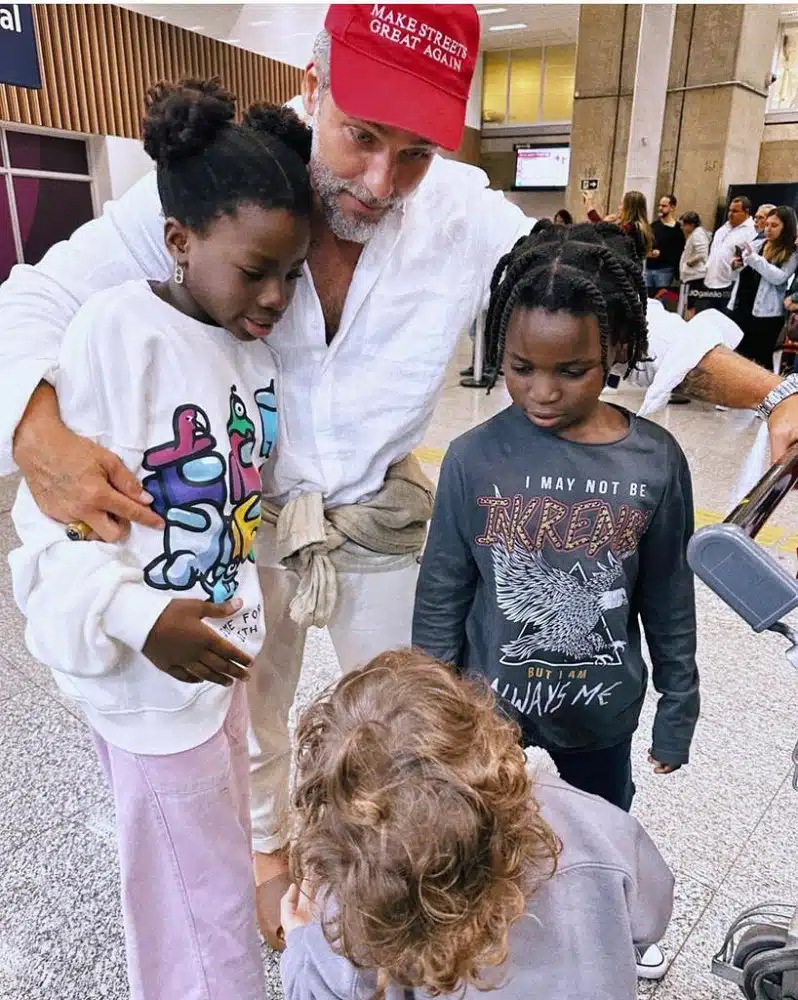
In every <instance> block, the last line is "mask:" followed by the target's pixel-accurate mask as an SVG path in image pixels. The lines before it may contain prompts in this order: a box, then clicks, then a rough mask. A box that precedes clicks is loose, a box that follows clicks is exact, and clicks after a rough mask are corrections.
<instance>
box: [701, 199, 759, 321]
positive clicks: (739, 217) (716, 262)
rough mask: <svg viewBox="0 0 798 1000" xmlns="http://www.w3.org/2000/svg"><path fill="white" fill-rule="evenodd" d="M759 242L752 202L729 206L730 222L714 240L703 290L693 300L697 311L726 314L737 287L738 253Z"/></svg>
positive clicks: (732, 203) (722, 227) (741, 200)
mask: <svg viewBox="0 0 798 1000" xmlns="http://www.w3.org/2000/svg"><path fill="white" fill-rule="evenodd" d="M755 238H756V229H755V227H754V221H753V219H752V218H751V202H750V200H749V199H748V198H746V197H745V196H744V195H742V196H740V197H739V198H734V199H733V200H732V201H731V202H730V203H729V210H728V213H727V221H726V222H725V223H724V224H723V225H722V226H721V227H720V229H718V230H717V232H716V233H715V235H714V236H713V237H712V243H711V244H710V247H709V258H708V259H707V273H706V274H705V275H704V290H703V291H699V292H696V294H695V295H694V296H693V301H694V303H695V306H694V308H695V311H696V312H702V311H703V310H704V309H721V310H725V309H726V308H727V306H728V304H729V299H730V298H731V293H732V288H733V286H734V270H733V262H734V259H735V257H737V251H738V250H739V249H740V248H742V247H743V246H744V245H745V244H746V243H751V242H752V241H753V240H754V239H755Z"/></svg>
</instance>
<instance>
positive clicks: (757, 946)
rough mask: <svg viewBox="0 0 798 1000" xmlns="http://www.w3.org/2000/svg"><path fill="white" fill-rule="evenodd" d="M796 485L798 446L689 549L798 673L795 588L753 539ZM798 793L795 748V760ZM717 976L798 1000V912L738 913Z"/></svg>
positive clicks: (782, 908) (753, 994) (753, 995)
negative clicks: (783, 649) (785, 644)
mask: <svg viewBox="0 0 798 1000" xmlns="http://www.w3.org/2000/svg"><path fill="white" fill-rule="evenodd" d="M796 483H798V445H795V446H793V447H792V448H791V449H790V451H789V452H788V453H787V454H786V455H785V457H784V459H783V460H782V461H781V462H779V463H778V464H777V465H774V466H773V467H772V468H771V469H770V470H769V471H768V472H767V474H766V475H765V476H764V478H763V479H762V480H760V482H759V483H758V484H757V485H756V486H755V487H754V488H753V489H752V490H751V492H750V493H749V494H748V496H746V497H745V498H744V499H743V500H742V501H741V502H740V503H739V504H738V506H737V507H736V508H735V509H734V510H733V511H732V513H731V514H730V515H729V516H728V517H727V518H726V520H725V521H724V522H723V523H722V524H714V525H710V526H709V527H706V528H702V529H701V530H700V531H697V532H696V533H695V535H694V536H693V538H692V539H691V541H690V544H689V546H688V549H687V561H688V563H689V564H690V567H691V569H692V570H693V572H694V573H695V574H696V576H698V577H699V579H701V580H703V581H704V583H706V584H707V586H708V587H709V588H710V589H711V590H713V591H714V592H715V593H716V594H717V595H718V596H719V597H720V598H721V599H722V600H723V601H724V602H725V603H726V604H728V605H729V607H730V608H732V609H733V610H734V611H736V612H737V614H738V615H740V617H741V618H743V619H744V620H745V621H746V622H748V624H749V625H750V626H751V628H752V629H753V630H754V631H755V632H765V631H768V632H776V633H778V634H779V635H783V636H784V637H785V638H786V639H787V640H788V641H789V643H790V647H789V649H788V650H787V653H786V655H787V659H788V661H789V662H790V664H791V665H792V666H794V667H796V668H798V632H796V631H795V629H793V628H792V627H791V626H790V625H788V624H787V623H786V622H784V621H782V618H783V617H784V616H785V615H787V614H789V613H790V612H791V611H793V610H794V609H795V608H796V607H798V581H797V580H796V579H795V578H793V577H792V576H790V574H789V573H788V572H787V571H786V570H785V569H784V567H782V566H780V565H779V564H778V563H777V562H776V561H775V560H774V559H773V558H772V557H771V556H770V555H768V553H767V552H765V551H764V550H763V549H762V548H760V547H759V546H758V545H757V544H756V542H755V541H754V539H755V538H756V536H757V533H758V532H759V531H760V530H761V528H762V527H763V525H764V524H765V522H766V521H767V520H768V518H769V517H770V516H771V515H772V514H773V512H774V511H775V510H776V508H777V507H778V505H779V503H781V501H782V500H783V499H784V497H785V496H786V495H787V494H788V493H789V492H790V490H792V489H793V487H794V486H795V485H796ZM792 762H793V768H794V771H793V787H794V788H795V789H796V790H798V745H796V748H795V750H794V751H793V755H792ZM712 972H713V973H714V975H716V976H718V977H720V978H721V979H725V980H727V981H729V982H732V983H735V984H737V985H738V986H739V987H740V989H741V991H742V993H743V995H744V996H746V997H748V998H750V1000H798V907H796V905H795V904H788V903H764V904H762V905H760V906H756V907H753V908H752V909H749V910H746V911H745V912H743V913H741V914H740V915H739V916H738V917H737V919H736V920H735V921H734V922H733V923H732V925H731V926H730V928H729V931H728V933H727V935H726V938H725V940H724V942H723V946H722V947H721V948H720V950H719V951H718V953H717V954H716V955H715V956H714V958H713V960H712Z"/></svg>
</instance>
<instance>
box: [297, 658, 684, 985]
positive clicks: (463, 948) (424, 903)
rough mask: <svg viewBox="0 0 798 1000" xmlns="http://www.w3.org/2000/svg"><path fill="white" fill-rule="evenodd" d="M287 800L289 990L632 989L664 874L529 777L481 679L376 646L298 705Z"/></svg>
mask: <svg viewBox="0 0 798 1000" xmlns="http://www.w3.org/2000/svg"><path fill="white" fill-rule="evenodd" d="M293 804H294V810H293V811H294V816H293V820H294V826H295V828H296V833H295V836H294V838H293V843H292V870H293V875H294V879H295V882H294V886H293V887H292V889H291V890H290V891H289V892H288V893H287V894H286V897H285V899H284V901H283V926H284V927H285V930H286V940H287V948H286V952H285V954H284V955H283V958H282V962H281V968H280V972H281V976H282V981H283V988H284V992H285V997H286V1000H340V998H342V997H347V998H349V997H373V996H378V997H379V996H382V997H384V998H386V1000H403V998H407V997H408V996H409V995H414V996H416V997H419V998H420V997H422V996H425V997H426V996H430V995H432V996H447V997H448V996H455V997H462V998H463V1000H480V998H484V997H486V996H487V997H494V998H495V1000H543V998H547V1000H549V998H555V997H559V998H563V1000H566V998H567V1000H576V998H584V1000H588V998H589V1000H636V998H637V983H636V981H635V978H636V977H635V973H636V959H635V954H636V951H638V952H639V951H644V950H646V948H647V946H648V945H649V944H650V943H651V942H652V941H656V940H659V939H660V938H661V936H662V934H663V933H664V931H665V928H666V927H667V924H668V921H669V919H670V915H671V909H672V905H673V876H672V874H671V872H670V871H669V869H668V867H667V865H666V864H665V862H664V861H663V859H662V857H661V856H660V854H659V852H658V851H657V849H656V847H655V846H654V844H653V843H652V842H651V840H650V838H649V837H648V836H647V835H646V833H645V831H644V830H643V829H642V827H641V826H640V824H639V823H638V822H637V820H635V819H633V818H632V817H631V816H629V815H628V814H627V813H624V812H622V811H621V810H620V809H616V808H615V807H614V806H611V805H609V804H608V803H607V802H604V801H603V800H601V799H598V798H595V797H593V796H592V795H586V794H584V793H583V792H580V791H577V790H576V789H575V788H572V787H571V786H569V785H567V784H566V783H565V782H564V781H563V780H561V779H560V778H558V777H555V776H554V775H551V774H548V773H546V772H543V771H541V772H538V773H537V774H532V773H531V771H530V768H529V767H528V765H527V763H526V761H525V758H524V754H523V751H522V750H521V747H520V746H519V732H518V730H517V728H516V726H515V725H513V723H512V722H511V721H510V720H508V719H507V718H506V717H504V716H503V715H502V714H501V713H499V712H498V711H497V710H496V703H495V699H494V696H493V694H492V693H491V691H490V690H489V689H488V687H487V685H486V684H484V683H479V682H475V681H471V682H468V681H464V680H461V679H460V678H458V677H456V676H455V675H454V674H453V673H452V671H451V670H449V669H448V668H447V667H444V666H443V665H442V664H440V663H436V662H435V661H434V660H431V659H428V658H427V657H425V656H423V655H421V654H420V653H417V652H415V651H401V652H395V653H384V654H383V655H381V656H378V657H377V658H376V659H375V660H374V661H372V662H371V663H369V664H368V665H367V666H366V667H364V668H363V669H361V670H358V671H356V672H355V673H353V674H350V675H349V676H348V677H345V678H344V679H343V680H341V681H340V682H339V683H338V684H337V685H335V687H334V688H333V689H332V690H331V691H329V692H328V693H327V695H326V696H325V697H324V698H322V699H320V700H319V701H317V702H316V703H315V704H313V705H312V706H311V707H310V708H309V709H307V711H306V712H305V713H304V714H303V716H302V717H301V719H300V722H299V726H298V729H297V780H296V791H295V793H294V796H293ZM300 887H301V888H300Z"/></svg>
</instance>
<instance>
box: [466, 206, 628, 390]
mask: <svg viewBox="0 0 798 1000" xmlns="http://www.w3.org/2000/svg"><path fill="white" fill-rule="evenodd" d="M490 290H491V297H490V305H489V307H488V314H487V318H486V321H485V346H486V351H485V353H486V357H487V359H488V364H489V366H490V369H491V375H490V383H489V386H488V392H490V390H491V389H492V388H493V386H494V385H495V383H496V378H497V375H498V371H499V367H500V365H501V361H502V357H503V355H504V345H505V340H506V337H507V328H508V326H509V324H510V319H511V317H512V314H513V311H514V310H515V309H516V308H524V309H546V310H548V311H550V312H569V313H573V314H575V315H588V314H592V315H595V317H596V320H597V322H598V326H599V334H600V338H601V361H602V365H603V367H604V372H605V376H606V375H607V374H609V364H608V357H609V347H610V345H612V346H614V347H625V348H626V362H627V370H626V373H627V374H628V373H629V372H631V371H633V370H634V369H635V368H637V367H638V365H640V364H641V363H642V362H643V361H646V360H647V350H648V324H647V321H646V305H647V301H648V300H647V297H646V289H645V282H644V280H643V272H642V269H641V268H640V266H639V264H638V263H637V261H636V255H635V250H634V247H633V245H632V241H631V240H629V238H628V237H627V236H626V235H625V234H624V233H623V232H622V230H620V229H619V228H618V227H617V226H613V225H610V224H606V225H603V226H601V227H599V226H593V225H591V226H590V227H585V226H581V225H579V226H569V227H565V228H557V229H553V230H551V229H547V230H545V231H543V232H541V233H536V234H535V235H533V236H529V237H525V238H523V239H521V240H519V241H518V242H517V243H516V244H515V246H514V247H513V249H512V250H511V251H510V252H509V253H507V254H505V255H504V256H503V257H502V258H501V260H500V261H499V263H498V264H497V266H496V269H495V271H494V272H493V277H492V279H491V284H490Z"/></svg>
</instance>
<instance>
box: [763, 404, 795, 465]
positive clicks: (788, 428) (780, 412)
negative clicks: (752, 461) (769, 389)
mask: <svg viewBox="0 0 798 1000" xmlns="http://www.w3.org/2000/svg"><path fill="white" fill-rule="evenodd" d="M768 434H769V435H770V455H771V458H772V460H773V462H774V463H775V462H780V461H781V459H782V458H784V455H785V453H786V451H787V450H788V449H789V448H791V447H792V445H794V444H795V443H796V441H798V395H795V396H788V397H787V398H786V399H785V400H784V401H783V402H781V403H779V405H778V406H777V407H776V409H775V410H774V411H773V412H772V413H771V414H770V417H769V418H768Z"/></svg>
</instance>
